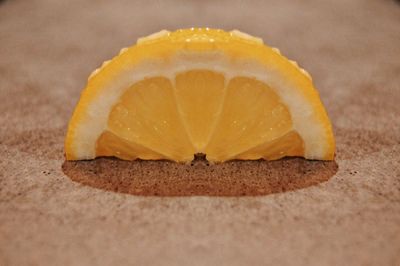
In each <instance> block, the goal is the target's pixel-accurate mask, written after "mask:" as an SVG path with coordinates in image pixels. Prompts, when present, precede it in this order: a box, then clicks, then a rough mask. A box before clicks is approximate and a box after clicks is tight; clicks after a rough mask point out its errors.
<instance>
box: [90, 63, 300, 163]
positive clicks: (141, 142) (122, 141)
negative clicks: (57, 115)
mask: <svg viewBox="0 0 400 266" xmlns="http://www.w3.org/2000/svg"><path fill="white" fill-rule="evenodd" d="M196 153H204V154H206V158H207V159H208V160H210V161H217V162H218V161H226V160H231V159H260V158H264V159H269V160H271V159H278V158H282V157H284V156H304V144H303V141H302V139H301V137H300V136H299V135H298V134H297V132H296V131H295V130H293V128H292V120H291V117H290V113H289V110H288V109H287V107H286V106H285V105H284V104H283V103H282V102H281V101H280V98H279V97H278V95H277V94H276V93H275V92H274V91H273V90H272V89H271V88H270V87H268V86H267V85H266V84H264V83H262V82H260V81H257V80H256V79H254V78H249V77H234V78H232V79H230V80H227V79H226V78H225V76H224V75H223V74H222V73H217V72H213V71H209V70H191V71H187V72H183V73H178V74H177V75H176V77H175V79H174V80H170V79H168V78H166V77H151V78H147V79H144V80H142V81H140V82H138V83H136V84H134V85H132V86H131V87H130V88H128V89H127V90H126V91H125V93H124V94H123V95H122V96H121V98H120V100H119V101H118V102H117V103H116V104H115V105H114V106H113V108H112V110H111V112H110V115H109V118H108V128H107V130H105V131H104V132H103V133H102V135H101V136H100V137H99V139H98V140H97V145H96V156H115V157H118V158H121V159H128V160H133V159H136V158H141V159H171V160H175V161H190V160H192V159H193V158H194V154H196Z"/></svg>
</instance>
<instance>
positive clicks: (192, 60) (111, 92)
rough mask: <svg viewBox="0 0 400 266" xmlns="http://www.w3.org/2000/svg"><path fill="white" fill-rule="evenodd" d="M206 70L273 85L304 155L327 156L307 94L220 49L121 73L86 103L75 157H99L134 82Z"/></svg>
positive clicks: (258, 65) (268, 70)
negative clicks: (116, 109)
mask: <svg viewBox="0 0 400 266" xmlns="http://www.w3.org/2000/svg"><path fill="white" fill-rule="evenodd" d="M196 69H206V70H212V71H215V72H219V73H222V74H224V76H225V79H226V84H228V82H229V80H230V79H231V78H232V77H236V76H245V77H253V78H256V79H257V80H259V81H262V82H264V83H265V84H267V85H268V86H270V87H271V88H272V89H273V90H274V91H275V92H276V93H277V95H278V96H279V97H280V98H281V100H282V102H284V103H285V105H286V106H287V107H288V109H289V111H290V113H291V117H292V122H293V130H296V131H297V132H298V133H299V135H300V136H301V137H302V139H303V141H304V145H305V147H304V148H305V154H304V155H305V157H306V158H309V159H314V158H315V159H318V158H323V157H324V156H325V153H326V150H327V147H328V143H327V142H326V139H325V138H326V134H325V129H324V127H323V125H321V124H320V123H319V121H318V119H317V117H316V114H315V113H313V109H312V107H311V106H310V105H309V103H308V100H307V99H306V97H305V96H304V95H303V94H302V93H301V92H300V91H299V90H297V89H296V88H295V87H294V86H293V84H290V82H289V81H287V79H285V78H284V77H282V75H281V74H280V73H279V72H277V71H276V70H274V69H272V68H268V66H265V65H262V64H261V63H259V62H257V61H253V60H230V58H229V57H227V56H226V55H224V54H223V53H220V52H208V53H204V52H201V53H200V52H182V53H179V54H176V55H175V56H174V57H173V58H169V60H148V61H146V62H143V63H141V64H139V65H137V66H136V67H132V68H131V69H128V70H126V71H125V72H122V73H119V74H118V77H115V78H114V79H113V82H112V83H110V84H105V85H104V86H106V87H107V88H105V89H102V90H99V91H101V93H99V94H98V95H96V98H94V99H93V100H92V101H91V102H90V105H89V106H87V114H86V116H84V117H85V121H82V122H81V123H79V125H78V126H77V127H76V129H75V132H74V134H75V135H76V136H79V137H74V138H73V140H74V141H75V142H74V143H72V145H73V147H74V151H75V154H74V156H75V157H76V158H79V159H92V158H95V157H96V141H97V139H98V138H99V136H100V135H101V134H102V132H103V131H105V130H107V122H108V116H109V113H110V111H111V109H112V107H113V106H114V104H115V103H117V102H118V100H119V98H120V97H121V96H122V94H123V93H124V92H125V91H126V90H127V89H128V88H129V87H130V86H131V85H133V84H134V83H136V82H138V81H141V80H143V79H144V78H149V77H155V76H158V77H159V76H163V77H166V78H169V79H170V80H171V81H172V82H173V81H174V79H175V76H176V75H177V74H178V73H180V72H186V71H189V70H196Z"/></svg>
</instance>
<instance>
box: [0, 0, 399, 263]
mask: <svg viewBox="0 0 400 266" xmlns="http://www.w3.org/2000/svg"><path fill="white" fill-rule="evenodd" d="M168 2H169V3H168ZM270 2H271V3H269V4H268V3H267V1H196V2H195V1H192V2H190V1H178V0H177V1H153V0H148V1H137V2H135V1H118V3H117V1H106V0H101V1H94V0H93V1H77V0H76V1H37V0H32V1H18V0H15V1H14V0H8V1H4V2H2V4H0V41H1V45H0V99H1V104H0V265H264V264H271V265H399V264H400V255H399V254H400V163H399V161H400V156H399V153H400V118H399V117H400V104H399V103H400V87H399V86H400V85H399V84H400V30H399V29H400V4H399V3H398V2H395V1H390V0H385V1H377V0H376V1H373V0H369V1H362V0H358V1H345V0H342V1H329V2H328V1H300V0H299V1H270ZM304 2H306V3H304ZM189 26H211V27H221V28H224V29H227V30H230V29H233V28H238V29H240V30H242V31H246V32H249V33H251V34H254V35H256V36H260V37H262V38H263V39H264V40H265V42H266V43H268V44H271V45H273V46H277V47H279V48H280V49H281V50H282V52H283V53H284V54H285V55H287V56H288V57H289V58H291V59H294V60H297V61H299V63H300V65H301V66H303V67H305V68H306V69H307V70H309V72H310V73H311V74H312V75H313V78H314V81H315V84H316V86H317V87H318V88H319V90H320V93H321V97H322V100H323V101H324V103H325V104H326V107H327V110H328V112H329V114H330V116H331V118H332V122H333V124H334V127H335V133H336V135H337V145H338V154H337V159H336V162H337V164H338V167H339V168H338V171H337V173H336V174H335V175H334V176H333V177H332V178H331V179H329V180H328V181H327V182H324V183H321V184H319V185H317V186H312V187H308V188H304V189H300V190H295V191H291V192H286V193H280V194H272V195H268V196H260V197H231V198H224V197H173V198H162V197H140V196H132V195H128V194H118V193H114V192H108V191H104V190H100V189H95V188H92V187H88V186H83V185H81V184H79V183H75V182H72V181H71V179H69V178H68V177H67V176H66V175H64V173H63V172H62V169H61V165H62V163H63V155H62V142H63V137H64V132H65V127H66V123H67V121H68V119H69V117H70V114H71V112H72V110H73V107H74V104H75V103H76V101H77V99H78V97H79V93H80V90H81V88H82V87H83V86H84V85H85V82H86V78H87V76H88V75H89V73H90V72H91V71H92V70H93V69H94V68H96V67H97V66H99V65H100V64H101V62H102V61H103V60H105V59H108V58H110V57H112V56H113V55H114V54H116V53H117V52H118V51H119V49H120V48H121V47H125V46H128V45H131V44H132V43H133V42H134V41H135V40H136V38H137V37H139V36H142V35H147V34H149V33H151V32H154V31H158V30H160V29H162V28H168V29H175V28H178V27H189Z"/></svg>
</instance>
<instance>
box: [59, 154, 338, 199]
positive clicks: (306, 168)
mask: <svg viewBox="0 0 400 266" xmlns="http://www.w3.org/2000/svg"><path fill="white" fill-rule="evenodd" d="M62 169H63V171H64V173H65V174H66V175H67V176H68V177H70V178H71V179H72V180H73V181H75V182H79V183H81V184H84V185H88V186H92V187H95V188H99V189H104V190H111V191H115V192H121V193H129V194H134V195H141V196H258V195H267V194H271V193H279V192H285V191H289V190H296V189H300V188H305V187H309V186H312V185H316V184H319V183H321V182H325V181H327V180H328V179H329V178H331V177H332V176H333V175H334V174H335V173H336V172H337V169H338V166H337V164H336V162H334V161H329V162H324V161H308V160H305V159H302V158H285V159H281V160H277V161H264V160H256V161H229V162H225V163H220V164H208V162H207V161H206V160H195V161H193V162H192V163H191V164H180V163H175V162H170V161H143V160H136V161H122V160H119V159H115V158H98V159H95V160H91V161H65V162H64V164H63V166H62Z"/></svg>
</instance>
